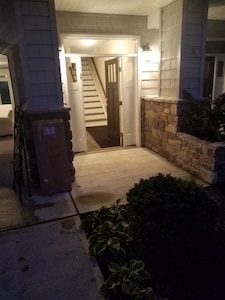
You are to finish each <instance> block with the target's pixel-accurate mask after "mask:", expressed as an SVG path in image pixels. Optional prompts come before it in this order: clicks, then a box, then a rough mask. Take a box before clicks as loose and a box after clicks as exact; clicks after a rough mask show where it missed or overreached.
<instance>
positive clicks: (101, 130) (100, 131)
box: [86, 126, 115, 148]
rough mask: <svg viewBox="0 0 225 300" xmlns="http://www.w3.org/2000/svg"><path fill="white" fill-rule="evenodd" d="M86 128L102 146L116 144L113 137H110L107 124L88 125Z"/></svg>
mask: <svg viewBox="0 0 225 300" xmlns="http://www.w3.org/2000/svg"><path fill="white" fill-rule="evenodd" d="M86 129H87V131H88V132H89V134H90V135H91V136H92V137H93V138H94V139H95V141H96V142H97V143H98V144H99V146H100V147H101V148H106V147H113V146H115V145H114V144H113V142H112V141H111V139H109V138H108V128H107V126H95V127H87V128H86Z"/></svg>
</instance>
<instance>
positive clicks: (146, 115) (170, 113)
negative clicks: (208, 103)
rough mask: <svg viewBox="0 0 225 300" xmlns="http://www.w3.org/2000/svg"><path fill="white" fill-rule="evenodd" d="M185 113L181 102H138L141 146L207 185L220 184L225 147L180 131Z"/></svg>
mask: <svg viewBox="0 0 225 300" xmlns="http://www.w3.org/2000/svg"><path fill="white" fill-rule="evenodd" d="M188 111H189V106H188V103H187V102H186V101H184V100H183V101H180V100H168V99H150V98H148V99H142V133H143V134H142V145H143V146H145V147H147V148H149V149H151V150H153V151H155V152H157V153H158V154H160V155H162V156H163V157H165V158H166V159H168V160H169V161H171V162H172V163H174V164H176V165H178V166H180V167H182V168H183V169H185V170H187V171H189V172H190V173H191V174H193V175H196V176H198V177H200V178H201V179H203V180H204V181H205V182H207V183H210V184H217V183H221V182H223V183H224V182H225V144H224V143H209V142H207V141H204V140H200V139H198V138H196V137H194V136H191V135H189V134H186V133H184V132H181V131H180V130H181V128H185V126H187V125H188V118H187V115H188Z"/></svg>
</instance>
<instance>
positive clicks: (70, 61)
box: [60, 34, 140, 152]
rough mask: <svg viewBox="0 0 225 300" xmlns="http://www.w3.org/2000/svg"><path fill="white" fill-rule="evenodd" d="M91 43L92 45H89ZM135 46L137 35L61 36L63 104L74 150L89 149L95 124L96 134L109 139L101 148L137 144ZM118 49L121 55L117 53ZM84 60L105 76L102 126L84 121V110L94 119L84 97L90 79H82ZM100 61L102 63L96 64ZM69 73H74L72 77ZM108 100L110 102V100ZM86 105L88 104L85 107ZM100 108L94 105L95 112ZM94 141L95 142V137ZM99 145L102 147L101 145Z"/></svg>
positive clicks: (98, 74)
mask: <svg viewBox="0 0 225 300" xmlns="http://www.w3.org/2000/svg"><path fill="white" fill-rule="evenodd" d="M86 44H88V47H87V48H85V45H86ZM91 44H93V45H95V47H93V48H92V46H91ZM137 45H138V42H137V37H135V38H134V37H133V38H132V37H129V38H128V37H126V38H123V37H119V38H118V37H116V38H115V37H111V36H110V37H108V36H107V37H102V36H101V37H96V36H95V37H94V38H93V37H90V36H89V37H84V36H82V37H80V36H76V35H70V34H69V35H63V36H62V48H61V49H62V50H61V58H60V60H61V74H62V82H63V89H64V97H65V103H66V105H68V106H69V107H70V108H71V128H72V131H73V147H74V152H83V151H89V149H88V148H89V147H88V137H90V136H91V137H93V135H94V133H91V131H93V130H94V129H93V128H91V127H96V128H95V129H96V131H97V130H98V131H99V132H100V133H99V135H100V136H101V137H103V136H104V135H105V137H106V139H107V140H108V144H107V143H106V144H105V146H104V145H103V148H104V147H113V146H130V145H135V146H140V97H139V96H138V95H139V91H138V84H137V82H138V71H137V66H138V47H137ZM118 50H119V52H120V54H118V52H117V51H118ZM103 54H104V55H103ZM83 60H88V61H89V62H90V61H92V64H93V65H94V67H95V69H96V70H95V73H97V77H104V79H102V78H101V82H100V84H99V85H104V91H103V92H104V94H105V95H104V96H103V98H105V100H103V102H105V107H104V108H103V110H105V114H106V122H105V124H104V125H99V124H98V125H97V126H90V125H89V124H87V123H88V122H87V118H86V112H85V111H86V110H88V111H89V115H88V118H89V119H92V120H93V118H95V117H94V113H93V111H92V112H91V104H90V103H87V101H85V98H88V97H89V98H90V91H89V90H88V89H89V88H90V87H88V84H87V82H88V81H89V82H90V78H88V79H87V80H86V79H85V78H84V77H85V76H84V70H82V68H83V66H82V64H83V62H82V61H83ZM100 60H101V64H102V65H101V66H100V67H99V65H100V62H99V61H100ZM113 60H114V61H113ZM96 64H97V67H96ZM71 68H75V69H76V70H72V69H71ZM69 70H70V71H69ZM72 73H74V74H76V79H75V80H74V79H73V76H72ZM102 74H104V76H103V75H102ZM95 77H96V76H95ZM71 81H72V82H71ZM95 81H96V80H95ZM92 88H93V85H92V87H91V89H92ZM110 99H111V100H112V101H111V102H109V101H110ZM87 106H89V107H88V108H87ZM99 109H100V108H99V107H96V108H95V112H96V113H99ZM101 126H102V127H101ZM103 130H104V133H103ZM92 141H93V139H92ZM94 141H96V140H95V138H94ZM97 144H98V143H97ZM100 148H102V147H101V145H100Z"/></svg>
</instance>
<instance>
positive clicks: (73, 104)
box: [66, 56, 87, 152]
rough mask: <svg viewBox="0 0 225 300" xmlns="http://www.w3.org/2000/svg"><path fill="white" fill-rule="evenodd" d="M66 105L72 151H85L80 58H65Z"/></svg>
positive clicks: (85, 140)
mask: <svg viewBox="0 0 225 300" xmlns="http://www.w3.org/2000/svg"><path fill="white" fill-rule="evenodd" d="M66 74H67V88H68V105H69V107H70V108H71V112H70V117H71V129H72V133H73V140H72V142H73V151H74V152H83V151H87V139H86V128H85V119H84V107H83V100H82V99H83V95H82V78H81V76H82V70H81V58H80V57H78V56H73V57H68V58H66Z"/></svg>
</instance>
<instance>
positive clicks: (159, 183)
mask: <svg viewBox="0 0 225 300" xmlns="http://www.w3.org/2000/svg"><path fill="white" fill-rule="evenodd" d="M223 195H224V190H223V189H221V188H220V189H219V188H213V187H209V188H203V187H201V186H199V185H198V184H196V183H194V182H189V181H184V180H181V179H180V178H175V177H172V176H171V175H162V174H158V175H156V176H153V177H150V178H149V179H145V180H143V179H142V180H141V181H140V182H139V183H137V184H135V185H134V187H133V188H132V189H130V190H129V191H128V193H127V197H126V200H127V205H120V203H119V201H118V202H117V203H115V204H114V205H113V206H111V207H109V208H107V207H102V208H101V209H100V210H98V211H97V212H95V213H92V214H90V215H88V216H86V217H85V218H84V219H83V221H82V224H81V228H82V229H84V230H85V232H86V236H87V239H88V241H89V245H90V247H89V250H90V255H94V256H95V257H96V258H97V260H98V263H99V266H100V268H101V270H102V273H103V276H104V280H105V282H104V284H103V285H102V287H101V292H102V294H103V296H104V297H105V299H110V300H111V299H170V300H195V299H196V300H197V299H198V300H199V299H202V300H203V299H204V300H207V299H210V300H212V299H216V300H220V299H221V300H222V299H223V300H224V299H225V289H224V284H223V283H224V282H223V281H224V277H225V254H224V253H225V251H224V250H225V227H224V225H225V204H224V203H223V198H224V196H223Z"/></svg>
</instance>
